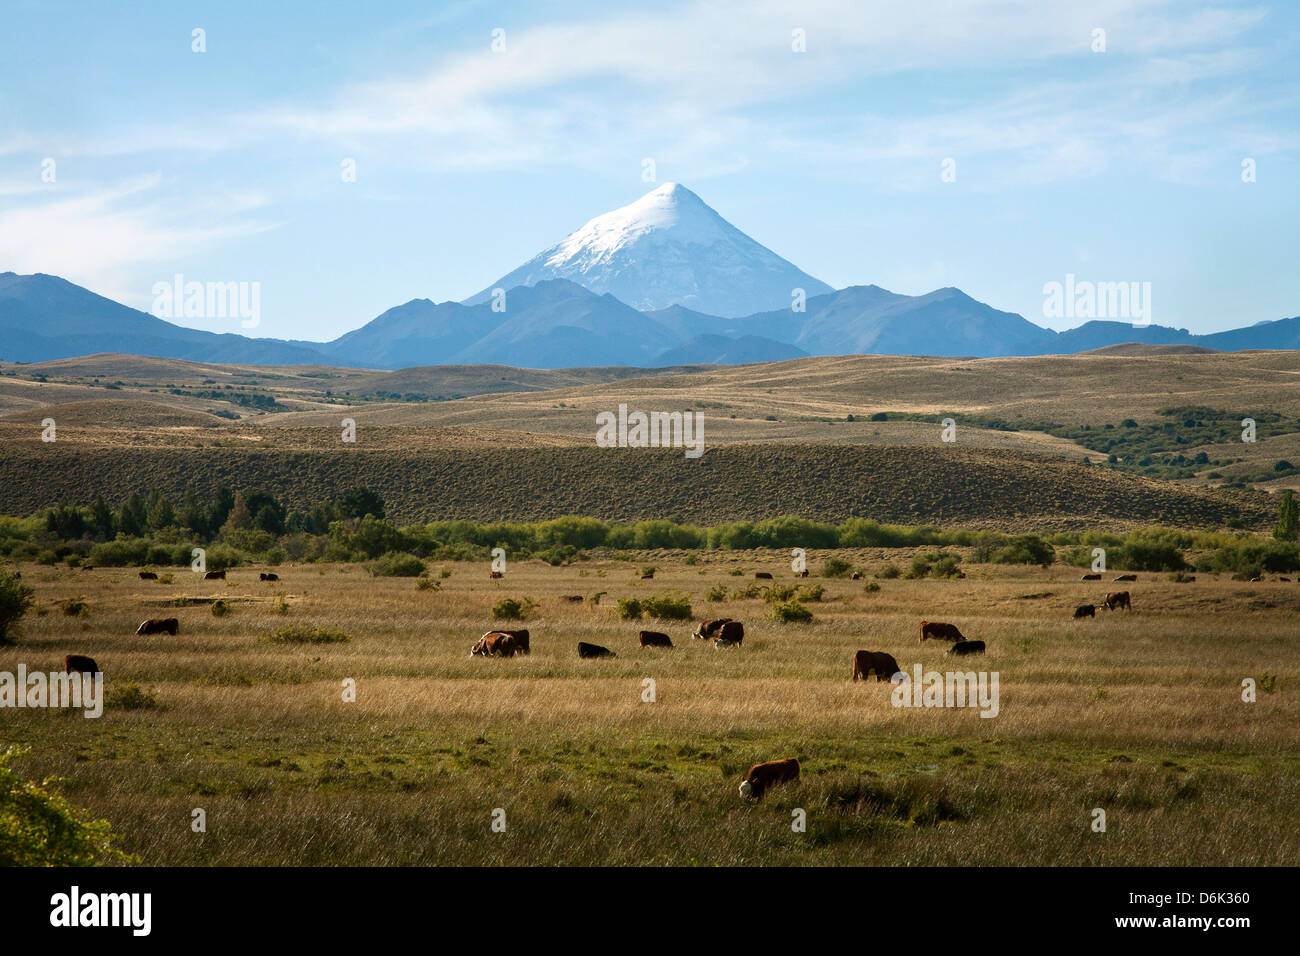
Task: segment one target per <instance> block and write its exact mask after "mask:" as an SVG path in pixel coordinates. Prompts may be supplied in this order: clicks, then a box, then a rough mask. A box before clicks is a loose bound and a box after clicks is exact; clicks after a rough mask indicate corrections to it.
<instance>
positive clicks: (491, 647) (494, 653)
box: [469, 631, 519, 657]
mask: <svg viewBox="0 0 1300 956" xmlns="http://www.w3.org/2000/svg"><path fill="white" fill-rule="evenodd" d="M517 653H519V645H518V643H517V642H516V641H515V636H514V635H513V634H507V633H505V632H504V631H488V632H487V633H486V634H484V635H483V636H482V637H480V638H479V639H478V641H477V642H476V643H475V644H474V646H473V647H472V648H471V649H470V652H469V656H470V657H474V656H480V657H514V656H515V654H517Z"/></svg>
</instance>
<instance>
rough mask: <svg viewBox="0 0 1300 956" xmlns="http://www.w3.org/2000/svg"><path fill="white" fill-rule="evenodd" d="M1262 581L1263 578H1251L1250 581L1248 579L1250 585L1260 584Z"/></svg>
mask: <svg viewBox="0 0 1300 956" xmlns="http://www.w3.org/2000/svg"><path fill="white" fill-rule="evenodd" d="M1263 580H1264V579H1263V578H1251V579H1250V583H1251V584H1259V582H1261V581H1263Z"/></svg>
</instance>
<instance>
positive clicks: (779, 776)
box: [740, 757, 799, 799]
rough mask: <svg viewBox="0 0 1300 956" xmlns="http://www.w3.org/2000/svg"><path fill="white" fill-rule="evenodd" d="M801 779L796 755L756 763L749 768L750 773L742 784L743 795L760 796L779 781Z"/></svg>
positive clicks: (741, 793) (741, 792) (785, 781)
mask: <svg viewBox="0 0 1300 956" xmlns="http://www.w3.org/2000/svg"><path fill="white" fill-rule="evenodd" d="M798 779H799V761H798V760H796V759H795V758H794V757H788V758H786V759H785V760H769V761H767V763H756V764H754V766H752V767H750V768H749V773H747V774H746V775H745V779H744V780H743V781H741V784H740V795H741V796H742V797H754V798H756V799H757V798H759V797H761V796H763V794H764V793H765V792H767V789H768V788H769V787H773V786H775V785H776V784H778V783H790V782H792V781H795V780H798Z"/></svg>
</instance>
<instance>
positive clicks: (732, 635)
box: [713, 621, 745, 647]
mask: <svg viewBox="0 0 1300 956" xmlns="http://www.w3.org/2000/svg"><path fill="white" fill-rule="evenodd" d="M744 639H745V625H743V624H741V623H740V622H739V621H728V622H727V623H726V624H724V625H722V627H720V628H718V639H717V640H716V641H714V642H713V646H714V647H735V646H737V645H739V644H740V643H741V642H742V641H743V640H744Z"/></svg>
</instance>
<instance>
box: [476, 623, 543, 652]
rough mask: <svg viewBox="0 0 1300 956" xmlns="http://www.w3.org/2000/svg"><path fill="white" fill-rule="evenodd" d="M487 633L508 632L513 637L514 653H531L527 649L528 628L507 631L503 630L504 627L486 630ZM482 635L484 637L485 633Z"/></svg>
mask: <svg viewBox="0 0 1300 956" xmlns="http://www.w3.org/2000/svg"><path fill="white" fill-rule="evenodd" d="M488 634H509V635H510V636H511V637H513V638H514V639H515V653H516V654H531V653H532V651H531V650H529V648H528V629H527V628H521V629H520V630H517V631H507V630H505V629H502V630H499V631H488ZM483 636H484V637H486V636H487V634H485V635H483Z"/></svg>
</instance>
